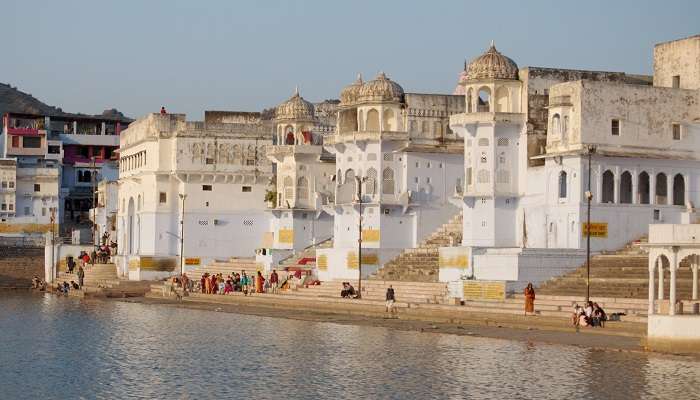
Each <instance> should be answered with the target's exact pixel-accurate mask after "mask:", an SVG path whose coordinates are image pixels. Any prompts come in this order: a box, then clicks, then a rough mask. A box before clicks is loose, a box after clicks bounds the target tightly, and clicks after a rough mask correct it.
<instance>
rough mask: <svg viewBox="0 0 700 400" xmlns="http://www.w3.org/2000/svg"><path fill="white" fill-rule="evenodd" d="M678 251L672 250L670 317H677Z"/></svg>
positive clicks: (669, 296) (669, 297) (669, 298)
mask: <svg viewBox="0 0 700 400" xmlns="http://www.w3.org/2000/svg"><path fill="white" fill-rule="evenodd" d="M677 252H678V249H676V248H674V249H672V250H671V262H670V263H669V264H670V265H669V266H670V268H671V282H670V290H669V294H668V302H669V307H668V315H676V269H678V253H677Z"/></svg>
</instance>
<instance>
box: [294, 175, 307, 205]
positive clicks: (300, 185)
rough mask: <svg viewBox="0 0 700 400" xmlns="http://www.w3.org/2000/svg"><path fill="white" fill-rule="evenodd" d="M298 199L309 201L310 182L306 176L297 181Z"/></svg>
mask: <svg viewBox="0 0 700 400" xmlns="http://www.w3.org/2000/svg"><path fill="white" fill-rule="evenodd" d="M297 199H299V200H308V199H309V180H308V179H307V178H306V177H305V176H302V177H301V178H299V179H297Z"/></svg>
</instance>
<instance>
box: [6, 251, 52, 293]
mask: <svg viewBox="0 0 700 400" xmlns="http://www.w3.org/2000/svg"><path fill="white" fill-rule="evenodd" d="M34 276H38V277H39V278H42V279H43V278H44V248H43V247H14V246H2V247H0V288H30V287H31V286H32V278H33V277H34Z"/></svg>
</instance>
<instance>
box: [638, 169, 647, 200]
mask: <svg viewBox="0 0 700 400" xmlns="http://www.w3.org/2000/svg"><path fill="white" fill-rule="evenodd" d="M637 198H638V199H639V204H649V174H647V173H646V172H645V171H642V173H641V174H639V183H638V184H637Z"/></svg>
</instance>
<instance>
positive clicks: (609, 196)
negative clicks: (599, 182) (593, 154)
mask: <svg viewBox="0 0 700 400" xmlns="http://www.w3.org/2000/svg"><path fill="white" fill-rule="evenodd" d="M614 202H615V175H614V174H613V173H612V171H610V170H606V171H605V172H603V203H614Z"/></svg>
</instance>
